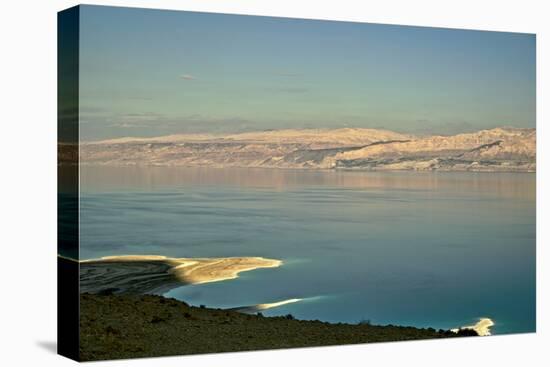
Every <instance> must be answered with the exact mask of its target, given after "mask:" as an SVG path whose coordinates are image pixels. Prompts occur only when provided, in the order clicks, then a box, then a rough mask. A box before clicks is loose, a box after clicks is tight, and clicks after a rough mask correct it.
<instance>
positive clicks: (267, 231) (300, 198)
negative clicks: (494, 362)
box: [80, 166, 535, 334]
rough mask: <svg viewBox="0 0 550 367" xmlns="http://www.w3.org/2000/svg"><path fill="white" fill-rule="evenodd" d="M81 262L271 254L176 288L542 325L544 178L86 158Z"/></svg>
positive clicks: (195, 298) (505, 325) (340, 315)
mask: <svg viewBox="0 0 550 367" xmlns="http://www.w3.org/2000/svg"><path fill="white" fill-rule="evenodd" d="M81 193H82V198H81V202H80V207H81V229H80V235H81V248H80V256H81V258H94V257H100V256H106V255H121V254H158V255H166V256H171V257H225V256H263V257H268V258H275V259H281V260H283V261H284V265H283V266H282V267H280V268H272V269H260V270H255V271H251V272H246V273H242V274H241V276H240V277H239V278H238V279H235V280H230V281H224V282H218V283H209V284H202V285H194V286H185V287H181V288H177V289H174V290H172V291H171V292H169V293H168V296H171V297H175V298H179V299H182V300H185V301H186V302H189V303H192V304H205V305H207V306H210V307H237V306H245V305H253V304H258V303H268V302H276V301H280V300H283V299H289V298H303V299H304V300H303V301H301V302H297V303H292V304H288V305H284V306H281V307H278V308H272V309H269V310H265V311H264V312H263V313H264V314H266V315H278V314H287V313H292V314H293V315H294V316H296V317H297V318H301V319H321V320H326V321H332V322H338V321H341V322H352V323H354V322H358V321H361V320H370V321H371V322H372V323H376V324H403V325H414V326H422V327H427V326H431V327H434V328H452V327H457V326H462V325H467V324H472V323H475V322H476V320H477V319H478V318H480V317H490V318H491V319H493V321H494V322H495V326H494V327H493V329H492V331H493V333H495V334H502V333H516V332H531V331H534V330H535V175H534V174H511V173H446V172H440V173H432V172H429V173H428V172H421V173H415V172H387V173H377V172H333V171H326V172H324V171H289V170H262V169H213V168H168V167H154V168H108V167H85V166H84V167H82V168H81Z"/></svg>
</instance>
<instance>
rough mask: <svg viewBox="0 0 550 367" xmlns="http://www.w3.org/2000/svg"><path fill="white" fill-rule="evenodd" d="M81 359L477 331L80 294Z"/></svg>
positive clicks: (330, 343)
mask: <svg viewBox="0 0 550 367" xmlns="http://www.w3.org/2000/svg"><path fill="white" fill-rule="evenodd" d="M80 309H81V314H80V355H79V357H80V360H81V361H94V360H95V361H97V360H105V359H122V358H136V357H137V358H139V357H158V356H170V355H189V354H199V353H222V352H238V351H252V350H265V349H283V348H284V349H286V348H304V347H317V346H337V345H349V344H364V343H377V342H392V341H406V340H422V339H441V338H454V337H463V336H477V335H478V334H477V333H476V331H474V330H470V329H466V330H459V331H458V332H456V333H455V332H452V331H450V330H443V329H440V330H435V329H433V328H417V327H411V326H395V325H370V324H369V323H358V324H346V323H337V324H333V323H328V322H323V321H319V320H313V321H310V320H296V319H294V317H293V316H292V315H290V314H289V315H286V316H274V317H264V316H262V315H261V314H246V313H241V312H237V311H234V310H224V309H214V308H207V307H202V306H201V307H194V306H190V305H188V304H186V303H185V302H182V301H178V300H175V299H171V298H164V297H162V296H155V295H113V294H111V295H98V294H95V295H93V294H81V295H80Z"/></svg>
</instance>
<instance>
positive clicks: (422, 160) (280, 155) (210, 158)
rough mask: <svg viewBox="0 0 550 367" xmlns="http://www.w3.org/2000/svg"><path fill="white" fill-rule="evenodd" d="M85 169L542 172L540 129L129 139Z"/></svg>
mask: <svg viewBox="0 0 550 367" xmlns="http://www.w3.org/2000/svg"><path fill="white" fill-rule="evenodd" d="M80 153H81V163H82V164H99V165H166V166H170V165H171V166H211V167H265V168H300V169H305V168H307V169H363V170H456V171H521V172H531V171H535V163H536V131H535V129H516V128H495V129H491V130H482V131H478V132H475V133H467V134H458V135H453V136H414V135H407V134H400V133H396V132H392V131H387V130H374V129H332V130H331V129H316V130H273V131H262V132H249V133H241V134H228V135H205V134H190V135H170V136H164V137H158V138H122V139H113V140H105V141H99V142H91V143H84V144H82V145H81V152H80Z"/></svg>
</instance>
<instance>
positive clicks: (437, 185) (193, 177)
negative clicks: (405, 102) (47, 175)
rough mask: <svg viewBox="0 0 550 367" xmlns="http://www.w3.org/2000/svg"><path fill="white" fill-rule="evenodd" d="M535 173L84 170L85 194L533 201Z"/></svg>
mask: <svg viewBox="0 0 550 367" xmlns="http://www.w3.org/2000/svg"><path fill="white" fill-rule="evenodd" d="M534 177H535V174H534V173H530V174H517V173H505V172H495V173H486V172H467V173H463V172H409V171H393V172H365V171H332V170H331V171H323V170H292V169H263V168H230V169H226V168H201V167H190V168H184V167H107V166H105V167H101V166H100V167H97V166H83V167H82V168H81V176H80V180H81V189H82V190H84V191H86V190H119V189H138V190H154V189H160V188H163V187H174V186H180V185H181V186H188V185H220V184H222V185H232V186H239V187H250V188H266V189H272V190H280V191H284V190H288V189H289V188H292V187H296V186H330V187H341V188H349V189H354V188H355V189H369V188H370V189H373V188H380V189H408V190H449V191H453V192H456V193H460V192H470V191H476V192H482V193H493V194H495V195H498V196H504V197H519V198H526V199H531V200H534V198H535V186H534V184H533V183H534Z"/></svg>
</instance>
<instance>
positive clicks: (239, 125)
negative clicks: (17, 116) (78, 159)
mask: <svg viewBox="0 0 550 367" xmlns="http://www.w3.org/2000/svg"><path fill="white" fill-rule="evenodd" d="M80 9H81V17H80V123H81V125H80V137H81V140H83V141H90V140H101V139H109V138H117V137H125V136H134V137H141V136H142V137H150V136H160V135H169V134H178V133H234V132H243V131H262V130H269V129H285V128H296V129H302V128H343V127H354V128H376V129H385V130H392V131H397V132H405V133H415V134H426V133H431V134H443V135H448V134H456V133H461V132H471V131H477V130H481V129H487V128H493V127H499V126H513V127H519V128H534V127H535V101H536V100H535V40H536V39H535V35H532V34H519V33H508V32H487V31H470V30H457V29H443V28H427V27H426V28H425V27H412V26H411V27H410V26H396V25H381V24H369V23H353V22H336V21H321V20H304V19H289V18H274V17H259V16H241V15H227V14H214V13H195V12H184V11H165V10H151V9H132V8H116V7H102V6H88V5H85V6H81V7H80Z"/></svg>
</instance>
